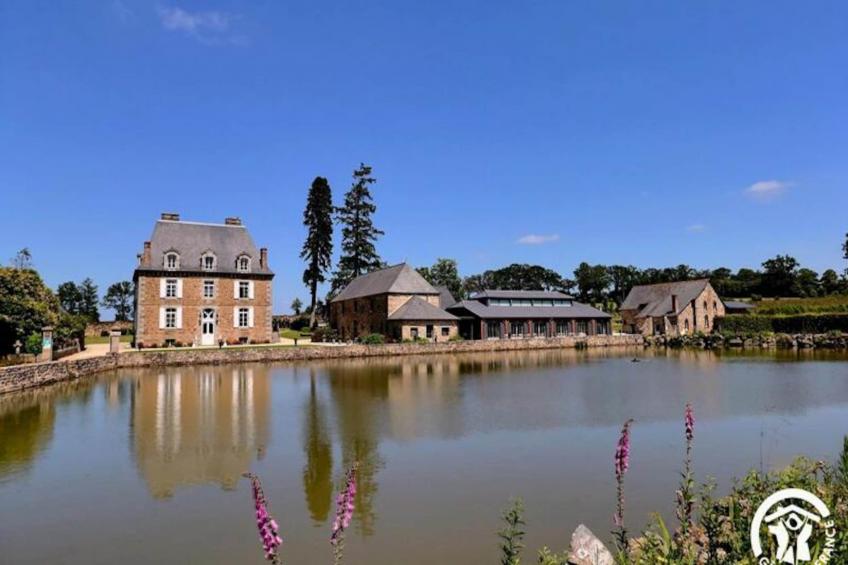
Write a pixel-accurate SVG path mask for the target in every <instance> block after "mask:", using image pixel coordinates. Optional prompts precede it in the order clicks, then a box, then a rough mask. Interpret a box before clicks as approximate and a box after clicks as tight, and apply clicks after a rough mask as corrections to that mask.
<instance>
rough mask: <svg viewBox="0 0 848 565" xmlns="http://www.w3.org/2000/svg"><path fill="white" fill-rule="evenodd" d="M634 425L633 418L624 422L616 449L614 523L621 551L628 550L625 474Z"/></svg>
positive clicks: (628, 465)
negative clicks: (625, 523) (631, 431)
mask: <svg viewBox="0 0 848 565" xmlns="http://www.w3.org/2000/svg"><path fill="white" fill-rule="evenodd" d="M632 424H633V419H632V418H631V419H630V420H627V421H626V422H624V426H623V427H622V428H621V436H620V437H619V438H618V445H617V446H616V448H615V482H616V508H615V514H614V515H613V517H612V521H613V524H614V525H615V527H616V528H617V531H616V532H615V536H616V540H617V543H618V547H619V550H620V551H625V549H626V548H627V531H626V530H625V528H624V474H625V473H626V472H627V469H629V468H630V426H631V425H632Z"/></svg>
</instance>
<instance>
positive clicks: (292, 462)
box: [0, 350, 848, 565]
mask: <svg viewBox="0 0 848 565" xmlns="http://www.w3.org/2000/svg"><path fill="white" fill-rule="evenodd" d="M636 354H638V355H639V356H642V362H641V363H632V362H631V358H632V357H633V355H634V353H633V352H626V351H619V352H611V351H589V352H576V351H545V352H521V353H504V354H486V355H477V354H475V355H463V356H433V357H423V356H421V357H408V358H395V359H379V360H351V361H342V362H333V363H321V364H300V365H290V364H280V365H257V364H253V365H244V366H226V367H195V368H173V369H167V370H139V371H126V372H120V373H117V374H112V375H106V376H103V377H100V378H97V379H91V380H85V381H82V382H77V383H72V384H67V385H60V386H55V387H52V388H45V389H39V390H35V391H29V392H24V393H20V394H13V395H6V396H0V562H2V563H4V564H5V563H15V564H17V563H39V564H40V563H72V564H77V563H79V564H87V565H90V564H100V563H103V564H107V563H108V564H113V563H121V564H127V563H154V562H155V563H204V564H225V563H226V564H232V563H257V564H259V563H262V562H263V559H262V557H261V552H260V550H259V544H258V536H257V533H256V531H255V529H254V524H253V519H252V501H251V498H250V490H249V485H248V484H247V482H246V481H244V480H241V479H240V478H239V476H240V474H241V473H242V472H244V471H246V470H248V469H250V470H253V471H255V472H257V473H258V474H259V475H260V476H261V477H262V478H263V480H264V484H265V490H266V494H267V496H268V498H269V500H270V504H271V510H272V512H273V514H274V515H275V516H276V518H277V520H278V521H279V522H280V524H281V529H282V534H283V536H284V538H285V540H286V541H285V545H284V553H283V555H284V556H285V561H286V562H287V563H327V562H329V561H330V548H329V545H328V541H327V540H328V534H329V525H330V522H331V520H332V513H333V507H334V503H333V498H334V491H335V490H336V489H337V487H338V483H339V482H340V480H341V476H342V473H343V469H344V467H345V466H346V465H348V464H349V463H350V462H352V461H354V460H358V461H360V462H361V473H360V490H359V494H358V500H357V505H358V507H357V513H356V517H355V519H354V525H353V527H352V531H351V534H350V535H349V537H348V542H347V554H346V555H347V562H348V563H368V564H375V565H381V564H395V563H409V564H413V565H418V564H422V565H423V564H425V563H426V564H428V565H429V564H432V563H495V562H497V540H496V538H495V536H494V534H493V532H494V531H495V530H496V529H497V528H498V527H499V522H498V515H499V512H500V510H501V508H502V507H504V506H505V504H506V502H507V500H508V498H509V497H511V496H521V497H523V498H524V500H525V504H526V506H527V521H528V528H529V532H530V535H529V536H528V539H527V542H528V546H529V548H530V549H535V548H537V547H540V546H541V545H549V546H553V547H556V548H561V547H565V546H566V545H567V543H568V540H569V536H570V533H571V531H572V530H573V529H574V528H575V527H576V526H577V524H578V523H579V522H581V521H582V522H585V523H586V524H587V525H589V527H590V528H592V529H593V530H594V531H595V532H596V533H597V534H599V535H600V536H601V537H602V538H604V539H608V537H609V536H608V532H609V530H610V529H611V523H610V522H611V516H612V513H613V507H614V500H613V499H614V490H615V489H614V480H613V469H612V459H613V452H614V449H615V443H616V440H617V436H618V431H619V428H620V426H621V423H622V422H623V421H624V420H625V419H627V418H630V417H633V418H635V419H636V424H635V427H634V430H633V448H632V449H633V451H632V461H631V471H630V473H629V474H628V475H627V496H628V504H629V506H628V516H627V518H628V522H629V525H630V527H631V528H638V527H641V526H642V525H644V523H645V522H646V521H647V519H648V517H649V513H650V512H651V511H654V510H660V511H662V512H664V513H666V514H667V515H670V514H671V511H672V505H673V499H674V490H675V488H676V484H677V480H678V474H677V473H678V470H679V469H680V466H681V456H682V452H683V443H682V435H683V426H682V421H681V420H682V413H683V407H684V404H685V403H686V402H687V401H691V402H692V403H693V405H694V407H695V412H696V417H697V428H696V440H695V441H696V448H695V465H696V470H697V474H698V478H699V479H700V480H703V479H706V478H707V477H708V476H714V477H716V478H717V479H718V480H719V484H720V485H722V487H723V488H726V487H727V485H728V484H730V481H731V479H732V477H734V476H740V475H742V474H744V473H745V472H746V471H747V470H748V469H750V468H752V467H753V468H774V467H779V466H782V465H784V464H786V463H788V462H789V461H790V460H791V459H792V457H793V456H795V455H798V454H804V455H807V456H809V457H812V458H817V459H828V460H832V459H833V457H834V456H835V454H836V452H837V450H838V448H839V445H840V438H841V436H842V435H843V434H844V433H846V432H848V362H846V361H848V357H846V356H844V355H838V354H822V353H815V354H813V353H809V354H804V355H802V356H798V355H796V354H789V355H780V356H775V355H773V354H768V355H762V356H743V355H739V354H734V355H729V354H725V355H716V354H713V353H709V352H682V353H669V354H667V355H666V354H664V353H663V354H650V353H643V352H642V351H641V350H640V351H638V352H637V353H636Z"/></svg>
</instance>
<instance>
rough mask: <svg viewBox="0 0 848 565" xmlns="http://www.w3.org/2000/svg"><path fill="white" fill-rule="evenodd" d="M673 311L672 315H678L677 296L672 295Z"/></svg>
mask: <svg viewBox="0 0 848 565" xmlns="http://www.w3.org/2000/svg"><path fill="white" fill-rule="evenodd" d="M671 311H672V313H674V314H677V295H676V294H672V295H671Z"/></svg>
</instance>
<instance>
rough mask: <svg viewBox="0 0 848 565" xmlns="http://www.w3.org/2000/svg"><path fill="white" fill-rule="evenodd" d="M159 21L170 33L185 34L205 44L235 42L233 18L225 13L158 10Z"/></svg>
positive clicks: (172, 9)
mask: <svg viewBox="0 0 848 565" xmlns="http://www.w3.org/2000/svg"><path fill="white" fill-rule="evenodd" d="M157 11H158V13H159V21H160V22H161V23H162V27H163V28H164V29H166V30H168V31H175V32H182V33H185V34H187V35H189V36H191V37H193V38H195V39H197V40H199V41H202V42H203V43H216V42H218V41H221V40H224V41H234V40H236V39H237V38H235V37H233V36H231V35H230V31H231V27H232V22H233V16H232V15H230V14H227V13H224V12H216V11H207V12H189V11H188V10H183V9H182V8H177V7H174V8H158V10H157Z"/></svg>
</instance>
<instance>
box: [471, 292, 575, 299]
mask: <svg viewBox="0 0 848 565" xmlns="http://www.w3.org/2000/svg"><path fill="white" fill-rule="evenodd" d="M471 298H474V299H479V298H523V299H525V300H534V299H535V300H554V299H556V300H570V299H571V296H569V295H567V294H564V293H562V292H557V291H548V290H488V289H487V290H481V291H480V292H475V293H474V294H473V295H472V296H471Z"/></svg>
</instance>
